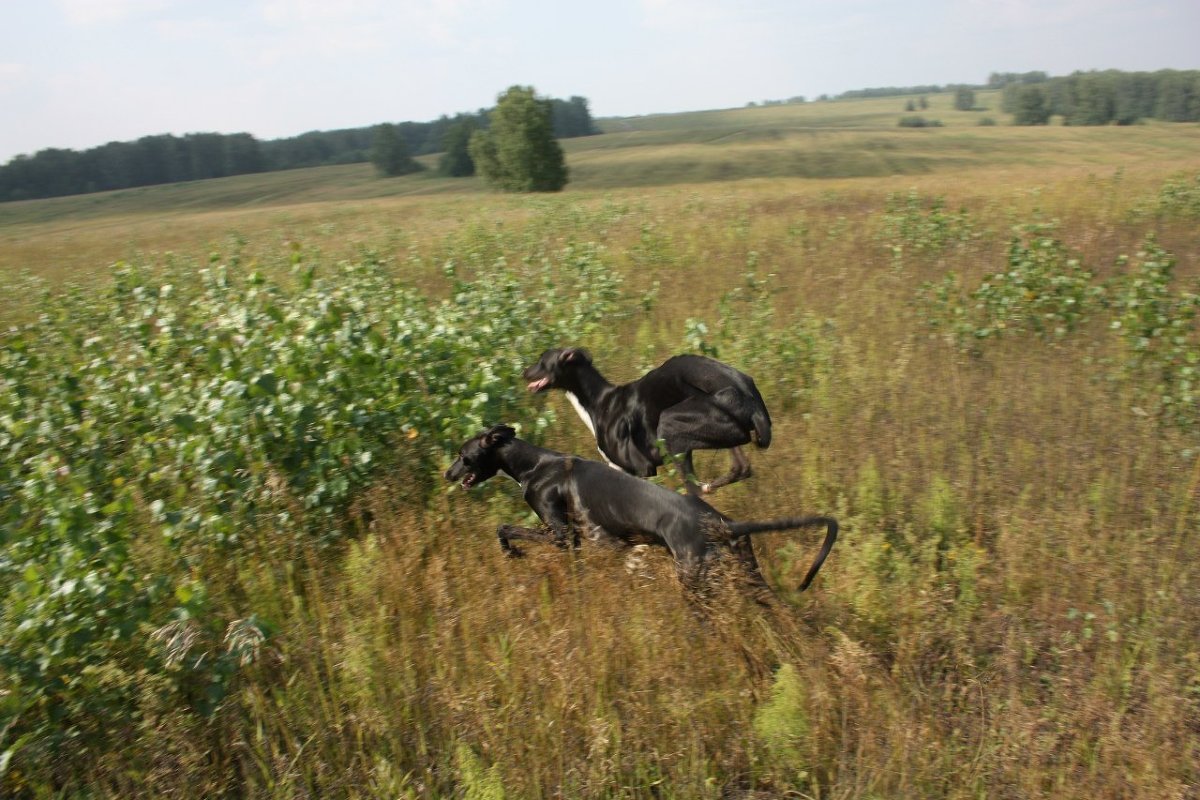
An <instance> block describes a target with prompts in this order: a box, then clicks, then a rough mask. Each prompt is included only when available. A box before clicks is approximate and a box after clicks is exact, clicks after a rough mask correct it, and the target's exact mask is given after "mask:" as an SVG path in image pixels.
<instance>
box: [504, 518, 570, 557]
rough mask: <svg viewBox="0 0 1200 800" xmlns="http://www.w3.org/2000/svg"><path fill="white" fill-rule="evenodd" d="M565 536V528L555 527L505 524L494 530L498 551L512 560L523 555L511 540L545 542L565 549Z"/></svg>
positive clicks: (566, 532)
mask: <svg viewBox="0 0 1200 800" xmlns="http://www.w3.org/2000/svg"><path fill="white" fill-rule="evenodd" d="M567 534H568V531H567V530H566V529H565V528H561V529H560V528H557V527H553V528H552V527H545V528H523V527H521V526H520V525H507V524H505V525H501V526H500V527H499V528H497V529H496V538H497V539H499V540H500V549H502V550H503V551H504V552H505V553H506V554H507V555H508V556H510V557H512V558H519V557H520V556H522V555H524V553H522V552H521V549H520V548H519V547H517V546H516V545H514V544H513V543H512V542H511V541H510V540H511V539H524V540H525V541H529V542H545V543H547V544H553V545H557V546H558V547H560V548H563V549H565V548H566V547H567Z"/></svg>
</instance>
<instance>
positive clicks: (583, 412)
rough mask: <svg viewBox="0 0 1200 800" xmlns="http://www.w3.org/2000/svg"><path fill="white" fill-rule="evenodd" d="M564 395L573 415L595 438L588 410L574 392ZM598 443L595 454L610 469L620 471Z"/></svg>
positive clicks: (594, 425) (593, 425) (594, 424)
mask: <svg viewBox="0 0 1200 800" xmlns="http://www.w3.org/2000/svg"><path fill="white" fill-rule="evenodd" d="M565 394H566V395H567V400H569V401H570V402H571V406H572V407H573V408H574V409H575V413H576V414H578V415H579V418H580V419H581V420H583V424H584V425H587V429H588V430H589V431H591V432H592V436H593V437H595V436H596V423H594V422H592V415H591V414H589V413H588V410H587V409H586V408H584V407H583V403H581V402H579V398H578V397H576V396H575V393H574V392H566V393H565ZM598 442H599V440H598V439H597V444H596V452H598V453H600V457H601V458H603V459H604V462H605V463H606V464H608V465H609V466H610V467H612V468H613V469H620V467H618V466H617V465H616V464H614V463H613V462H612V459H610V458H609V457H608V455H607V454H606V453H605V452H604V451H603V450H601V449H600V445H599V443H598Z"/></svg>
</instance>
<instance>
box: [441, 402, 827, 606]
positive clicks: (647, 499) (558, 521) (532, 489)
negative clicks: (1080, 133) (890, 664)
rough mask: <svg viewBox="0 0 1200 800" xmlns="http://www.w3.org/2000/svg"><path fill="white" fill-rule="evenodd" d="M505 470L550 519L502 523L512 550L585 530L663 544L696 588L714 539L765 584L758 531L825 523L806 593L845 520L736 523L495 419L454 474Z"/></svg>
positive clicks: (470, 476) (451, 477) (462, 452)
mask: <svg viewBox="0 0 1200 800" xmlns="http://www.w3.org/2000/svg"><path fill="white" fill-rule="evenodd" d="M499 471H504V472H505V473H506V474H507V475H509V476H510V477H512V478H513V479H515V480H516V481H517V483H519V484H520V485H521V488H522V489H523V490H524V492H525V502H527V503H529V505H530V507H531V508H533V510H534V511H535V512H536V513H537V515H538V517H540V518H541V520H542V522H543V523H545V529H543V530H536V529H532V528H522V527H519V526H516V525H501V526H500V527H499V528H498V529H497V531H496V535H497V536H498V537H499V539H500V546H501V547H503V548H504V550H505V552H508V553H509V554H511V555H519V554H520V551H519V550H517V549H516V548H515V547H513V545H512V544H510V541H509V540H511V539H526V540H530V541H538V542H550V543H554V544H557V545H559V546H560V547H566V546H567V544H568V542H570V543H571V544H574V545H578V544H579V539H580V534H583V535H584V536H586V537H587V538H588V539H591V540H594V541H605V540H609V541H619V542H624V543H627V544H643V543H644V544H660V545H665V546H666V547H667V548H668V549H670V551H671V555H672V556H674V557H675V567H676V570H677V571H678V574H679V577H680V580H682V581H683V583H684V584H685V585H687V586H695V585H696V584H697V583H698V581H699V579H700V578H701V576H702V575H703V572H704V567H705V565H706V563H707V562H708V560H709V559H710V558H711V557H713V556H714V555H716V551H715V550H714V545H716V544H720V543H721V542H726V541H727V542H728V544H729V546H730V548H731V549H732V550H733V552H734V554H735V555H736V556H737V557H738V559H739V560H740V561H741V562H742V564H743V565H744V566H745V567H746V569H747V570H748V571H749V572H750V574H751V576H752V577H753V578H754V580H755V581H757V582H758V583H760V584H765V581H763V579H762V575H761V573H760V572H759V571H758V563H757V561H756V560H755V558H754V550H753V548H752V547H751V546H750V535H751V534H755V533H761V532H765V531H783V530H793V529H796V528H812V527H818V526H821V525H824V526H825V528H826V534H825V543H824V544H822V545H821V551H820V552H819V553H818V554H817V557H816V559H814V560H813V564H812V566H811V567H810V568H809V570H808V574H807V575H806V576H805V577H804V582H803V583H801V584H800V591H804V590H805V589H807V588H808V585H809V584H810V583H812V579H813V578H814V577H815V576H816V574H817V570H819V569H820V568H821V564H823V563H824V561H825V558H826V556H828V555H829V551H830V549H831V548H832V547H833V543H834V541H836V540H837V532H838V524H837V520H835V519H833V518H832V517H820V516H810V517H787V518H784V519H777V520H773V521H771V522H734V521H733V520H731V519H730V518H729V517H726V516H725V515H724V514H722V513H721V512H719V511H717V510H716V509H715V508H713V507H712V506H710V505H708V504H707V503H705V502H704V501H703V500H701V499H700V498H699V497H696V496H695V495H682V494H677V493H675V492H672V491H671V490H670V489H664V488H663V487H661V486H657V485H655V484H653V483H651V482H650V481H644V480H640V479H638V478H634V477H632V476H630V475H626V474H624V473H622V472H618V471H616V470H613V469H610V468H608V467H606V466H604V465H603V464H601V463H600V462H598V461H588V460H587V459H583V458H576V457H574V456H568V455H564V454H562V453H556V452H554V451H553V450H546V449H544V448H541V447H536V446H534V445H531V444H529V443H528V442H524V441H522V440H520V439H518V438H516V431H514V430H513V429H512V428H510V427H508V426H507V425H494V426H492V427H491V428H488V429H487V430H486V431H484V432H483V433H481V434H479V435H478V436H476V437H474V438H472V439H468V440H467V442H466V443H465V444H464V445H463V446H462V448H460V449H459V452H458V459H457V460H456V461H455V462H454V463H453V464H452V465H451V466H450V468H449V469H448V470H446V480H448V481H454V482H461V483H462V487H463V488H464V489H470V488H471V487H472V486H474V485H476V484H478V483H483V482H484V481H486V480H487V479H488V478H491V477H492V476H493V475H495V474H496V473H497V472H499Z"/></svg>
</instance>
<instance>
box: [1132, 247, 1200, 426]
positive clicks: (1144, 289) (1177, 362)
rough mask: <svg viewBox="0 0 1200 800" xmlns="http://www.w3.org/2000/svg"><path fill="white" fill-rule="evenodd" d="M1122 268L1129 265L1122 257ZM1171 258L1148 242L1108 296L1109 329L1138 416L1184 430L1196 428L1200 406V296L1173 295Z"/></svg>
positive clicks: (1173, 258)
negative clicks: (1199, 325) (1199, 333)
mask: <svg viewBox="0 0 1200 800" xmlns="http://www.w3.org/2000/svg"><path fill="white" fill-rule="evenodd" d="M1122 263H1123V264H1127V263H1128V260H1127V259H1125V258H1124V257H1122ZM1174 273H1175V257H1174V256H1172V255H1171V254H1170V253H1168V252H1167V251H1166V250H1164V249H1163V248H1162V247H1161V246H1159V244H1158V243H1157V242H1156V241H1155V239H1154V238H1153V237H1148V238H1147V239H1146V242H1145V244H1144V245H1143V247H1142V249H1141V250H1140V251H1139V252H1138V253H1137V257H1136V260H1135V263H1134V265H1133V268H1132V269H1129V270H1128V271H1126V272H1125V273H1124V274H1123V275H1122V276H1121V277H1120V278H1119V279H1118V280H1117V281H1116V282H1115V285H1114V286H1113V287H1112V288H1111V290H1110V298H1111V299H1110V305H1111V308H1112V313H1113V320H1112V323H1111V325H1110V327H1111V329H1112V330H1113V331H1114V332H1115V333H1116V334H1117V336H1118V338H1119V341H1120V343H1121V349H1122V353H1123V357H1122V358H1121V360H1120V362H1119V365H1120V367H1119V370H1118V372H1119V376H1120V377H1121V378H1123V379H1124V380H1125V381H1126V383H1127V385H1128V386H1130V387H1132V388H1133V390H1134V393H1135V396H1136V399H1137V401H1138V402H1140V403H1142V404H1144V405H1145V406H1146V408H1144V409H1143V411H1146V412H1148V413H1153V414H1155V415H1157V416H1160V417H1161V418H1163V419H1164V420H1165V421H1167V422H1169V423H1171V424H1174V425H1177V426H1180V427H1184V428H1191V427H1193V426H1195V425H1196V423H1197V421H1198V419H1197V411H1196V404H1197V402H1200V342H1197V337H1196V314H1197V310H1198V309H1200V295H1198V294H1197V293H1195V292H1191V291H1186V290H1185V291H1179V292H1176V291H1174V290H1173V289H1172V286H1171V284H1172V283H1173V282H1174Z"/></svg>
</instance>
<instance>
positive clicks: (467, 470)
mask: <svg viewBox="0 0 1200 800" xmlns="http://www.w3.org/2000/svg"><path fill="white" fill-rule="evenodd" d="M516 435H517V432H516V431H515V430H513V429H512V428H510V427H509V426H507V425H493V426H492V427H490V428H488V429H487V430H486V431H484V432H483V433H481V434H479V435H478V436H474V437H472V438H470V439H468V440H467V441H466V442H465V443H464V444H463V446H462V447H460V448H459V449H458V458H456V459H455V460H454V463H453V464H451V465H450V469H448V470H446V473H445V478H446V480H448V481H451V482H452V483H459V482H461V483H462V488H464V489H470V488H471V487H472V486H474V485H475V484H477V483H483V482H484V481H486V480H487V479H488V478H490V477H492V476H493V475H495V474H496V473H497V472H499V471H500V460H499V459H498V458H497V453H496V451H497V450H499V449H500V448H501V447H502V446H503V445H505V444H507V443H508V442H511V441H512V440H513V439H514V438H515V437H516Z"/></svg>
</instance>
